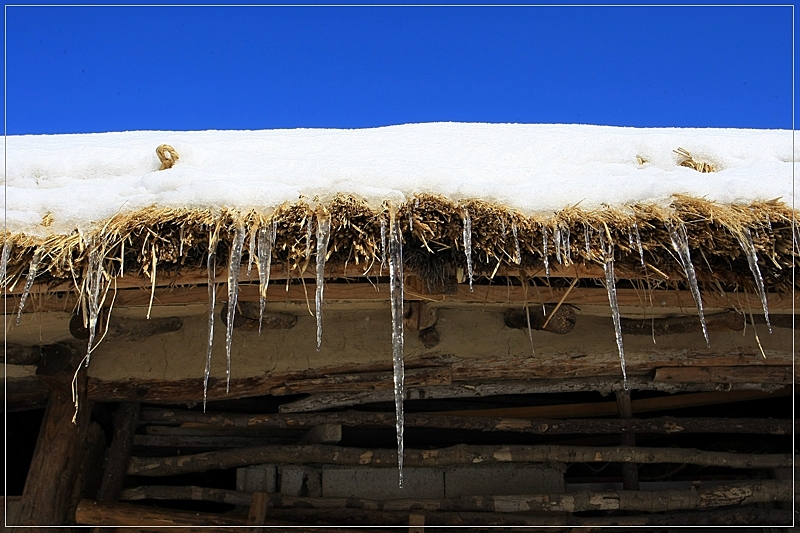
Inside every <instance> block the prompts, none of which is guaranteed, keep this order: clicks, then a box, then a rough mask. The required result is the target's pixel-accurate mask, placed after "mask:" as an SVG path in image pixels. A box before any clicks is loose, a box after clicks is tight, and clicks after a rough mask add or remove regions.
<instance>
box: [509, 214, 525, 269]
mask: <svg viewBox="0 0 800 533" xmlns="http://www.w3.org/2000/svg"><path fill="white" fill-rule="evenodd" d="M511 233H513V234H514V246H515V247H516V250H515V251H514V262H515V263H516V264H520V263H522V250H520V248H519V237H518V236H517V223H516V222H514V223H512V224H511Z"/></svg>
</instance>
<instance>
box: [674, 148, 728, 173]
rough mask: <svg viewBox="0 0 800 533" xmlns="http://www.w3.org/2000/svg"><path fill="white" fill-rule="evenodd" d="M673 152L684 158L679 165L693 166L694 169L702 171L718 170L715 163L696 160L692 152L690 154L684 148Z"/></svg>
mask: <svg viewBox="0 0 800 533" xmlns="http://www.w3.org/2000/svg"><path fill="white" fill-rule="evenodd" d="M673 152H675V153H676V154H678V155H679V156H681V157H683V158H684V159H683V161H681V162H680V163H678V165H679V166H682V167H687V168H691V169H693V170H696V171H697V172H702V173H708V172H716V171H717V169H716V168H714V165H712V164H711V163H702V162H699V161H695V160H694V159H693V158H692V154H690V153H689V152H688V151H686V150H685V149H683V148H680V147H679V148H678V149H677V150H673Z"/></svg>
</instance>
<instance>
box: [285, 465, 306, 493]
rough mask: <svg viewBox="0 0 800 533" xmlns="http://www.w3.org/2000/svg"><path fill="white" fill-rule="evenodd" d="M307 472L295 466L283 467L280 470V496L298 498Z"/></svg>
mask: <svg viewBox="0 0 800 533" xmlns="http://www.w3.org/2000/svg"><path fill="white" fill-rule="evenodd" d="M307 472H308V469H307V468H303V467H302V466H297V465H285V466H284V467H283V468H281V494H286V495H287V496H300V495H301V494H302V492H303V480H304V479H305V477H306V473H307Z"/></svg>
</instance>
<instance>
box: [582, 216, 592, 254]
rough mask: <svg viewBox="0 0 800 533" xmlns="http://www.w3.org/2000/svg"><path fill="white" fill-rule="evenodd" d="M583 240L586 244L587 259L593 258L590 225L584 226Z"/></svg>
mask: <svg viewBox="0 0 800 533" xmlns="http://www.w3.org/2000/svg"><path fill="white" fill-rule="evenodd" d="M583 240H584V243H585V244H586V259H591V258H592V246H591V236H590V235H589V224H584V225H583Z"/></svg>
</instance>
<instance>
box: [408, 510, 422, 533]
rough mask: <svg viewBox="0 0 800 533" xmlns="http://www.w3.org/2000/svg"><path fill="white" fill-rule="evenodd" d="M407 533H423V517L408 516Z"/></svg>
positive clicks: (420, 515) (419, 515) (417, 515)
mask: <svg viewBox="0 0 800 533" xmlns="http://www.w3.org/2000/svg"><path fill="white" fill-rule="evenodd" d="M408 533H425V515H424V514H410V515H408Z"/></svg>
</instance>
